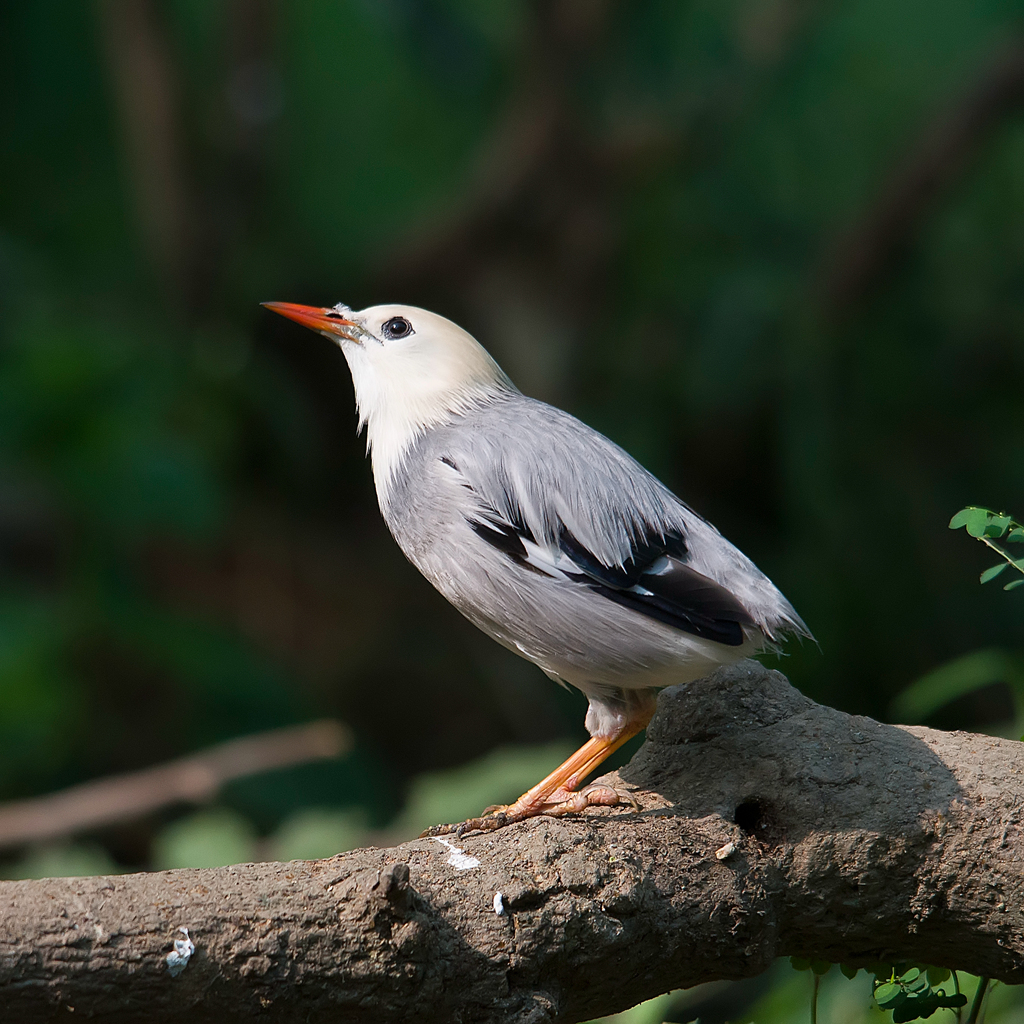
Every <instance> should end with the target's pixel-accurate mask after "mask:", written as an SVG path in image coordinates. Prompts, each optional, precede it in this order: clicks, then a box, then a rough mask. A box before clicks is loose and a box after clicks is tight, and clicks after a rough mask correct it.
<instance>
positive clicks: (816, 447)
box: [0, 0, 1024, 864]
mask: <svg viewBox="0 0 1024 1024" xmlns="http://www.w3.org/2000/svg"><path fill="white" fill-rule="evenodd" d="M1021 15H1022V7H1021V5H1020V4H1019V3H1003V2H989V0H973V2H971V3H963V2H962V0H928V2H905V0H901V2H898V3H896V2H893V0H840V2H834V3H814V2H811V0H743V2H739V0H737V2H710V0H705V2H689V0H687V2H683V0H678V2H667V0H666V2H662V3H632V4H626V3H606V2H598V0H579V2H557V3H556V2H552V3H535V4H530V3H521V2H513V0H503V2H498V0H488V2H477V0H444V2H442V0H381V2H371V0H340V2H332V3H327V2H325V0H324V2H295V3H272V2H270V0H252V2H242V0H233V2H211V0H177V2H170V0H168V2H164V3H160V2H157V0H147V2H143V0H125V2H115V0H107V2H101V3H91V4H90V3H79V2H71V0H52V2H43V0H37V2H32V3H5V4H3V5H2V6H0V125H2V126H3V128H2V131H0V571H2V577H0V796H2V797H5V798H13V797H17V796H23V795H28V794H33V793H41V792H45V791H48V790H51V789H54V788H56V787H60V786H63V785H66V784H69V783H73V782H76V781H80V780H83V779H86V778H91V777H94V776H97V775H101V774H104V773H110V772H116V771H123V770H127V769H131V768H134V767H141V766H144V765H148V764H152V763H155V762H157V761H160V760H162V759H165V758H169V757H172V756H175V755H178V754H181V753H184V752H186V751H189V750H192V749H196V748H199V747H201V746H203V745H205V744H208V743H211V742H213V741H216V740H218V739H223V738H227V737H230V736H234V735H238V734H241V733H245V732H249V731H253V730H256V729H261V728H266V727H270V726H273V725H277V724H282V723H287V722H295V721H302V720H306V719H310V718H314V717H320V716H324V715H334V716H337V717H340V718H342V719H343V720H345V721H347V722H348V723H350V724H351V725H352V726H353V727H354V728H355V730H356V732H357V735H358V738H359V750H358V752H357V754H356V755H355V756H354V757H353V758H351V759H349V760H348V761H346V762H344V763H342V764H340V765H335V766H333V767H332V766H327V767H323V766H321V767H316V768H307V769H301V770H295V771H293V772H290V773H280V774H278V775H277V776H275V777H273V778H272V779H268V780H264V781H263V782H261V783H260V784H259V785H255V784H246V785H238V786H236V787H234V788H233V789H232V790H231V791H230V792H229V793H228V794H227V796H226V799H227V801H228V802H229V803H232V804H233V805H234V806H235V807H236V808H238V809H240V810H242V811H244V813H245V814H246V815H248V816H250V817H251V819H252V820H253V821H254V822H256V824H257V827H258V828H260V829H269V828H271V827H272V826H273V825H274V824H275V823H276V822H277V821H279V820H280V818H281V817H282V816H283V815H284V814H285V813H286V812H287V811H288V810H289V809H291V808H294V807H295V806H298V805H300V804H302V803H309V804H324V803H326V804H338V805H342V804H346V803H358V804H363V805H365V806H366V807H367V808H369V809H370V813H371V815H372V817H373V820H375V821H376V822H378V823H384V822H386V821H387V820H388V818H389V817H390V816H391V815H392V814H393V813H394V812H395V811H396V809H397V808H398V807H399V806H400V805H401V802H402V799H403V792H404V787H405V785H406V782H407V780H408V779H409V778H411V777H412V776H413V775H416V774H418V773H420V772H422V771H424V770H427V769H431V768H437V767H441V766H445V765H453V764H457V763H461V762H463V761H466V760H468V759H470V758H472V757H475V756H478V755H480V754H482V753H484V752H485V751H487V750H489V749H490V748H492V747H493V746H495V745H497V744H502V743H506V744H507V743H516V744H525V743H532V742H540V741H549V740H552V739H555V738H558V737H565V736H580V735H582V717H583V710H584V703H583V701H582V698H579V697H578V695H576V696H571V695H568V694H563V693H562V692H561V691H559V690H558V689H557V688H556V687H553V686H552V685H551V684H550V683H549V682H548V681H547V680H546V679H545V678H544V677H543V676H542V675H541V674H540V672H539V671H538V670H536V669H534V668H533V667H531V666H529V665H527V664H526V663H524V662H521V661H518V660H517V659H516V658H514V657H513V656H512V655H510V654H508V653H507V652H505V651H503V650H501V649H499V648H498V647H497V646H496V645H495V644H493V643H492V642H491V641H489V640H487V639H486V638H485V637H483V636H482V635H478V634H477V633H476V632H475V631H474V630H473V629H472V627H470V626H469V625H468V624H466V623H465V622H464V621H463V620H462V619H461V618H460V617H459V616H458V615H457V614H456V613H455V612H454V611H453V610H451V609H450V608H448V607H447V606H446V605H445V604H444V602H443V601H442V600H441V599H440V598H439V597H438V596H436V595H435V594H434V593H433V592H432V591H431V590H430V588H429V587H428V586H427V585H426V584H425V583H424V582H423V581H422V580H421V579H420V578H419V577H418V576H417V575H416V573H415V572H414V571H413V570H412V569H411V568H410V567H409V566H408V565H406V564H405V563H404V561H403V560H402V558H401V556H400V554H399V553H398V552H397V550H396V549H395V547H394V546H393V544H392V542H391V540H390V538H389V537H388V536H387V533H386V530H385V528H384V527H383V525H382V523H381V522H380V519H379V516H378V513H377V510H376V503H375V499H374V495H373V491H372V485H371V480H370V474H369V467H368V465H367V464H366V463H365V461H364V457H363V442H362V440H357V439H356V438H355V437H354V434H353V428H354V425H355V415H354V411H353V408H352V391H351V384H350V382H349V380H348V375H347V370H346V368H345V366H344V363H343V360H342V358H341V356H340V353H339V352H338V351H337V350H335V349H334V348H332V347H331V346H330V345H329V343H328V342H327V341H325V340H324V339H322V338H320V337H318V336H316V335H314V334H311V333H308V332H303V331H301V330H300V329H299V328H298V327H296V326H294V325H292V324H288V323H286V322H285V321H283V320H281V319H279V318H276V317H273V316H271V315H270V314H268V313H266V312H265V311H263V310H261V309H260V308H259V305H258V303H259V302H260V301H263V300H268V299H278V300H288V301H296V302H306V303H315V304H327V303H333V302H336V301H339V300H341V301H344V302H346V303H349V304H350V305H353V306H355V307H361V306H364V305H369V304H372V303H376V302H385V301H398V302H409V303H415V304H420V305H424V306H427V307H429V308H431V309H435V310H437V311H439V312H441V313H444V314H446V315H448V316H450V317H452V318H453V319H455V320H457V321H458V322H459V323H461V324H463V325H464V326H465V327H467V328H468V329H470V330H471V331H472V332H473V333H474V334H476V335H477V337H479V338H480V340H481V341H482V342H483V343H484V344H485V345H487V346H488V347H489V348H490V349H491V351H492V352H493V353H494V354H495V356H496V357H497V358H498V359H499V361H500V362H502V364H503V365H504V366H505V368H506V369H507V370H508V371H509V373H510V374H511V375H512V377H513V378H514V379H515V380H516V381H517V382H518V383H519V384H520V386H521V387H522V388H523V389H524V390H525V391H527V392H528V393H531V394H534V395H537V396H538V397H542V398H545V399H548V400H551V401H553V402H556V403H558V404H560V405H562V406H564V407H566V408H568V409H570V410H571V411H572V412H574V413H576V414H578V415H579V416H581V417H582V418H583V419H585V420H586V421H587V422H589V423H591V424H592V425H593V426H595V427H597V428H598V429H600V430H602V431H604V432H606V433H607V434H608V435H609V436H611V437H612V438H613V439H615V440H616V441H618V442H620V443H621V444H623V445H624V446H625V447H626V448H627V449H629V450H630V451H631V452H632V453H634V454H635V455H636V456H637V457H639V458H640V459H641V460H642V461H643V462H645V463H646V464H647V465H648V466H649V467H650V468H651V469H652V470H653V471H655V472H656V473H658V474H659V475H660V476H661V477H662V478H663V479H664V480H665V481H666V482H667V483H668V484H669V485H670V486H672V487H673V488H674V489H676V490H677V491H678V493H679V494H681V495H682V496H683V497H684V498H685V499H686V500H687V501H689V502H690V503H691V504H692V505H693V506H694V507H695V508H696V509H697V510H698V511H700V512H701V513H703V514H704V515H706V516H707V517H708V518H710V519H711V520H712V521H713V522H715V523H716V524H717V525H718V526H719V527H720V528H721V529H722V531H723V532H724V533H725V534H726V535H727V536H728V537H729V538H730V539H732V540H733V541H734V542H735V543H737V544H738V545H739V546H740V547H742V548H743V549H744V550H745V551H746V552H747V553H748V554H750V555H751V556H752V557H753V558H754V559H755V561H757V563H758V564H759V565H760V566H761V567H762V568H763V569H764V570H765V571H766V572H768V573H769V575H771V576H772V578H773V579H774V580H775V581H776V582H777V583H778V584H779V586H780V587H781V588H782V589H783V590H784V591H785V593H786V594H787V595H788V596H789V597H790V598H791V599H792V601H793V603H794V604H795V605H796V607H797V609H798V610H799V611H800V613H801V614H802V615H803V617H804V618H805V619H806V621H807V623H808V624H809V626H810V627H811V629H812V630H813V631H814V633H815V635H816V637H817V639H818V641H819V642H820V650H819V649H818V648H817V647H815V646H814V645H809V644H805V645H803V646H802V647H801V646H799V645H793V646H791V649H790V652H789V655H788V656H787V657H786V658H785V660H784V661H783V662H782V665H781V667H782V668H783V669H784V670H785V671H786V672H788V673H789V674H790V676H791V678H792V679H793V681H794V682H795V683H796V684H797V685H798V686H799V687H800V688H801V689H803V690H804V691H805V692H807V693H809V694H810V695H812V696H813V697H815V698H816V699H818V700H822V701H826V702H829V703H831V704H834V705H836V706H840V707H843V708H845V709H849V710H854V711H858V712H864V713H868V714H872V715H876V716H881V717H884V716H885V715H886V709H887V707H888V705H889V703H890V701H891V700H892V698H893V697H894V696H895V694H897V693H898V692H899V691H900V690H901V689H902V688H904V687H905V686H907V685H908V684H909V683H911V682H912V681H913V680H915V679H916V678H918V677H919V676H920V675H921V674H922V673H924V672H926V671H928V670H930V669H932V668H934V667H936V666H937V665H940V664H942V663H943V662H944V661H946V660H948V659H950V658H953V657H955V656H957V655H961V654H964V653H967V652H970V651H973V650H975V649H978V648H982V647H987V646H996V647H1002V648H1007V649H1010V650H1013V649H1016V648H1019V647H1020V645H1021V639H1022V625H1021V623H1022V615H1021V609H1022V605H1021V601H1022V600H1024V593H1022V592H1021V591H1018V592H1017V593H1014V594H1003V593H1002V592H1001V591H1000V590H999V589H998V587H996V586H995V585H993V586H990V587H986V588H983V589H982V588H979V587H978V584H977V572H978V571H979V570H980V569H981V568H983V567H984V566H985V565H986V564H988V559H986V557H985V554H984V552H983V551H982V550H981V548H980V546H979V545H977V544H975V543H974V542H972V541H971V540H970V539H969V538H967V537H966V535H965V534H964V533H962V532H960V533H955V534H954V533H950V532H949V531H948V530H947V529H946V524H947V522H948V520H949V517H950V515H951V514H952V513H953V512H955V511H956V510H957V509H959V508H960V507H961V506H962V505H964V504H966V503H972V502H973V503H982V504H988V505H990V506H992V507H996V508H1002V507H1008V508H1010V509H1011V510H1012V509H1017V510H1018V514H1019V513H1020V512H1022V511H1024V392H1022V387H1021V380H1022V372H1021V371H1022V369H1024V348H1022V340H1021V339H1022V335H1024V36H1022V34H1021V28H1022V23H1021ZM1007 708H1008V701H1007V699H1006V696H1005V694H1004V693H1003V692H1002V691H1001V690H999V688H998V687H997V688H994V689H990V690H989V691H986V692H984V693H983V694H982V695H981V696H980V697H978V698H976V699H973V700H970V701H967V702H965V703H963V704H962V705H959V706H958V708H957V709H956V712H955V715H952V716H950V715H947V720H948V719H950V718H952V721H953V722H954V723H955V724H961V725H966V726H976V727H982V726H985V725H987V724H990V723H991V722H993V721H995V720H996V719H998V718H999V716H1000V715H1001V714H1006V713H1007ZM161 820H162V819H161ZM159 824H160V821H159V820H155V821H153V822H149V823H141V824H139V825H137V826H133V828H132V829H128V830H121V831H119V832H117V833H116V834H110V835H104V836H101V837H100V838H101V839H102V841H103V842H105V843H107V844H108V846H109V848H110V849H111V851H112V852H113V854H114V855H115V856H116V857H117V858H118V859H119V860H120V861H121V862H122V863H125V864H145V863H146V862H147V856H148V853H147V850H148V846H147V844H148V842H149V841H150V838H151V835H152V832H153V830H154V829H155V828H157V827H158V826H159Z"/></svg>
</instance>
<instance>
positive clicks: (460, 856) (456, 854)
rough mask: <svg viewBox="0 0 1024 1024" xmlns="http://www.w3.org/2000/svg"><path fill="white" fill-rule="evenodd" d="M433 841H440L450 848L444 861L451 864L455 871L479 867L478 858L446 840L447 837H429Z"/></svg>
mask: <svg viewBox="0 0 1024 1024" xmlns="http://www.w3.org/2000/svg"><path fill="white" fill-rule="evenodd" d="M431 838H432V839H433V840H434V842H435V843H440V844H441V845H442V846H447V847H448V849H449V850H451V855H450V856H449V858H448V860H447V862H446V863H448V864H451V866H452V867H453V868H455V870H456V871H469V870H470V868H478V867H480V858H479V857H473V856H472V855H471V854H468V853H466V852H465V851H463V850H460V849H459V848H458V847H457V846H456V845H455V844H454V843H450V842H448V840H447V839H441V838H439V837H438V836H432V837H431Z"/></svg>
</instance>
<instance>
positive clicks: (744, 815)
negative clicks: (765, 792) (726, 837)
mask: <svg viewBox="0 0 1024 1024" xmlns="http://www.w3.org/2000/svg"><path fill="white" fill-rule="evenodd" d="M763 818H764V812H763V811H762V810H761V805H760V804H759V803H758V802H757V801H756V800H744V801H743V803H741V804H740V805H739V807H737V808H736V812H735V813H734V814H733V819H732V820H733V821H735V822H736V824H737V825H739V827H740V828H741V829H743V831H744V832H746V833H748V834H755V833H756V832H757V828H758V826H759V825H762V824H763Z"/></svg>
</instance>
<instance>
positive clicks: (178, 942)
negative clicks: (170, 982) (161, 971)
mask: <svg viewBox="0 0 1024 1024" xmlns="http://www.w3.org/2000/svg"><path fill="white" fill-rule="evenodd" d="M178 931H179V932H181V933H182V934H183V935H184V936H185V938H183V939H175V940H174V949H173V950H172V951H171V952H170V953H168V954H167V958H166V959H167V971H168V973H169V974H170V976H171V977H172V978H176V977H177V976H178V975H179V974H181V972H182V971H183V970H185V968H186V967H188V962H189V960H191V959H192V954H193V953H194V952H195V951H196V944H195V943H194V942H193V941H192V939H191V938H190V937H189V934H188V929H187V928H179V929H178Z"/></svg>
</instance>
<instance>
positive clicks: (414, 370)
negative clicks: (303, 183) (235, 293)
mask: <svg viewBox="0 0 1024 1024" xmlns="http://www.w3.org/2000/svg"><path fill="white" fill-rule="evenodd" d="M263 305H265V306H266V307H267V308H268V309H272V310H273V311H274V312H275V313H280V314H281V315H282V316H286V317H288V318H289V319H291V320H295V321H297V322H298V323H300V324H302V325H303V326H305V327H310V328H312V329H313V330H315V331H319V332H320V333H321V334H323V335H324V336H325V337H328V338H330V339H331V340H332V341H334V342H336V343H337V344H339V345H340V346H341V351H342V352H343V353H344V356H345V359H346V361H347V362H348V366H349V369H350V370H351V371H352V383H353V384H354V386H355V392H356V408H357V409H358V410H359V428H360V429H362V428H363V426H365V427H366V438H367V445H368V447H369V450H370V453H371V457H372V460H373V478H374V482H375V484H376V486H377V498H378V500H379V501H380V503H381V504H382V505H383V504H384V503H385V502H386V500H387V493H388V488H389V486H390V484H391V480H392V478H393V477H394V474H395V471H396V470H397V469H398V467H399V466H400V465H401V461H402V456H403V455H404V453H405V451H406V450H407V449H408V447H409V445H410V444H411V443H412V442H413V441H414V440H415V439H416V438H417V437H418V436H419V435H420V434H421V433H422V432H423V431H424V430H427V429H428V428H429V427H431V426H434V425H436V424H438V423H443V422H444V421H445V420H447V419H449V418H450V417H451V416H453V415H455V414H458V413H459V412H461V411H463V410H465V409H466V408H468V407H469V406H471V405H473V404H474V403H476V402H479V401H486V400H487V399H488V398H492V397H494V396H495V395H496V394H498V393H501V392H507V391H514V390H515V387H514V386H513V384H512V382H511V381H510V380H509V379H508V377H506V376H505V374H504V372H503V371H502V369H501V367H500V366H498V364H497V363H496V362H495V361H494V360H493V359H492V358H491V357H490V356H489V355H488V354H487V352H486V350H485V349H484V348H483V346H482V345H480V343H479V342H478V341H477V340H476V339H475V338H474V337H473V336H472V335H470V334H468V333H467V332H466V331H464V330H463V329H462V328H461V327H459V326H458V325H457V324H453V323H452V322H451V320H446V319H445V318H444V317H443V316H438V315H437V314H436V313H430V312H428V311H427V310H425V309H417V308H416V307H415V306H395V305H388V306H369V307H368V308H367V309H363V310H359V311H358V312H356V311H354V310H351V309H349V308H348V306H344V305H342V304H341V303H339V304H338V305H337V306H333V307H331V308H330V309H321V308H319V307H316V306H298V305H295V304H293V303H290V302H265V303H263Z"/></svg>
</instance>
